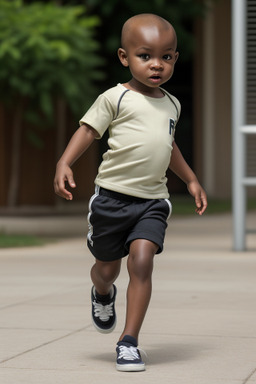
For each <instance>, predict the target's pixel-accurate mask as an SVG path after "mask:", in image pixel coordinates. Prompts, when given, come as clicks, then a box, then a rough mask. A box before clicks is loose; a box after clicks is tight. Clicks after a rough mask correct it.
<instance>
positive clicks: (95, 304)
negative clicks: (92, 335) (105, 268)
mask: <svg viewBox="0 0 256 384" xmlns="http://www.w3.org/2000/svg"><path fill="white" fill-rule="evenodd" d="M91 299H92V322H93V325H94V326H95V328H96V329H97V331H98V332H101V333H110V332H112V331H113V330H114V329H115V326H116V312H115V300H116V286H115V285H114V284H113V288H112V290H111V291H110V293H109V294H108V295H106V296H101V295H98V294H97V292H96V289H95V287H94V286H93V287H92V292H91Z"/></svg>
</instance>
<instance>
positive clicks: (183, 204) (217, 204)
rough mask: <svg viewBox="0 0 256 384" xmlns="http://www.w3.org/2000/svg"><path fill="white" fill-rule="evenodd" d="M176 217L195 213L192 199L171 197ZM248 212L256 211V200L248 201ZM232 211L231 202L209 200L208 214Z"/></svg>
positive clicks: (179, 196) (188, 197)
mask: <svg viewBox="0 0 256 384" xmlns="http://www.w3.org/2000/svg"><path fill="white" fill-rule="evenodd" d="M171 202H172V205H173V214H174V215H191V214H193V213H194V212H195V203H194V200H193V198H192V197H190V196H188V195H186V196H181V195H178V196H175V195H173V196H171ZM247 209H248V211H253V210H256V199H248V206H247ZM231 210H232V203H231V200H222V199H209V200H208V207H207V210H206V213H207V214H216V213H228V212H231Z"/></svg>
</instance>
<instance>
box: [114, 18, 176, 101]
mask: <svg viewBox="0 0 256 384" xmlns="http://www.w3.org/2000/svg"><path fill="white" fill-rule="evenodd" d="M176 44H177V42H176V35H175V32H174V30H173V28H172V27H171V25H170V27H169V28H160V27H159V26H157V25H137V26H133V30H132V33H129V37H128V38H127V39H126V40H125V47H124V48H120V49H119V50H118V55H119V59H120V61H121V63H122V64H123V65H124V66H126V67H129V69H130V72H131V74H132V77H133V78H132V80H131V82H130V84H132V86H133V88H134V89H135V90H137V91H139V92H145V93H151V94H152V95H154V94H156V90H157V88H158V87H159V86H160V85H162V84H164V83H165V82H166V81H168V80H169V79H170V78H171V77H172V74H173V71H174V65H175V63H176V61H177V59H178V52H176Z"/></svg>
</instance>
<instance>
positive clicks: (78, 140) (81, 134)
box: [54, 124, 98, 200]
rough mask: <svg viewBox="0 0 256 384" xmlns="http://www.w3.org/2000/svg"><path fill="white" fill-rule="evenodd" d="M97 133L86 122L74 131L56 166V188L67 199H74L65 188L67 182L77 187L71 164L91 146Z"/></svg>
mask: <svg viewBox="0 0 256 384" xmlns="http://www.w3.org/2000/svg"><path fill="white" fill-rule="evenodd" d="M97 135H98V133H97V132H96V131H95V130H94V129H93V128H91V127H90V126H88V125H85V124H83V125H81V127H80V128H78V130H77V131H76V132H75V133H74V135H73V136H72V138H71V140H70V142H69V143H68V145H67V148H66V149H65V151H64V153H63V155H62V156H61V158H60V160H59V161H58V163H57V166H56V173H55V177H54V190H55V193H56V194H57V195H59V196H61V197H63V198H64V199H66V200H72V199H73V195H72V193H71V192H69V191H68V190H67V189H66V188H65V182H66V181H67V182H68V184H69V186H70V187H71V188H75V187H76V184H75V181H74V178H73V172H72V170H71V166H72V164H74V162H75V161H76V160H77V159H78V158H79V157H80V156H81V155H82V154H83V153H84V152H85V151H86V150H87V148H89V146H90V145H91V144H92V142H93V141H94V139H95V137H97Z"/></svg>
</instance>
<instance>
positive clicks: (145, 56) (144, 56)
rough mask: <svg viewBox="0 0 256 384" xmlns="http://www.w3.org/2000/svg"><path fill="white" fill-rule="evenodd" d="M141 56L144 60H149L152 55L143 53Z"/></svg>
mask: <svg viewBox="0 0 256 384" xmlns="http://www.w3.org/2000/svg"><path fill="white" fill-rule="evenodd" d="M139 57H140V58H141V59H142V60H149V58H150V56H149V54H148V53H142V54H140V55H139Z"/></svg>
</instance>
